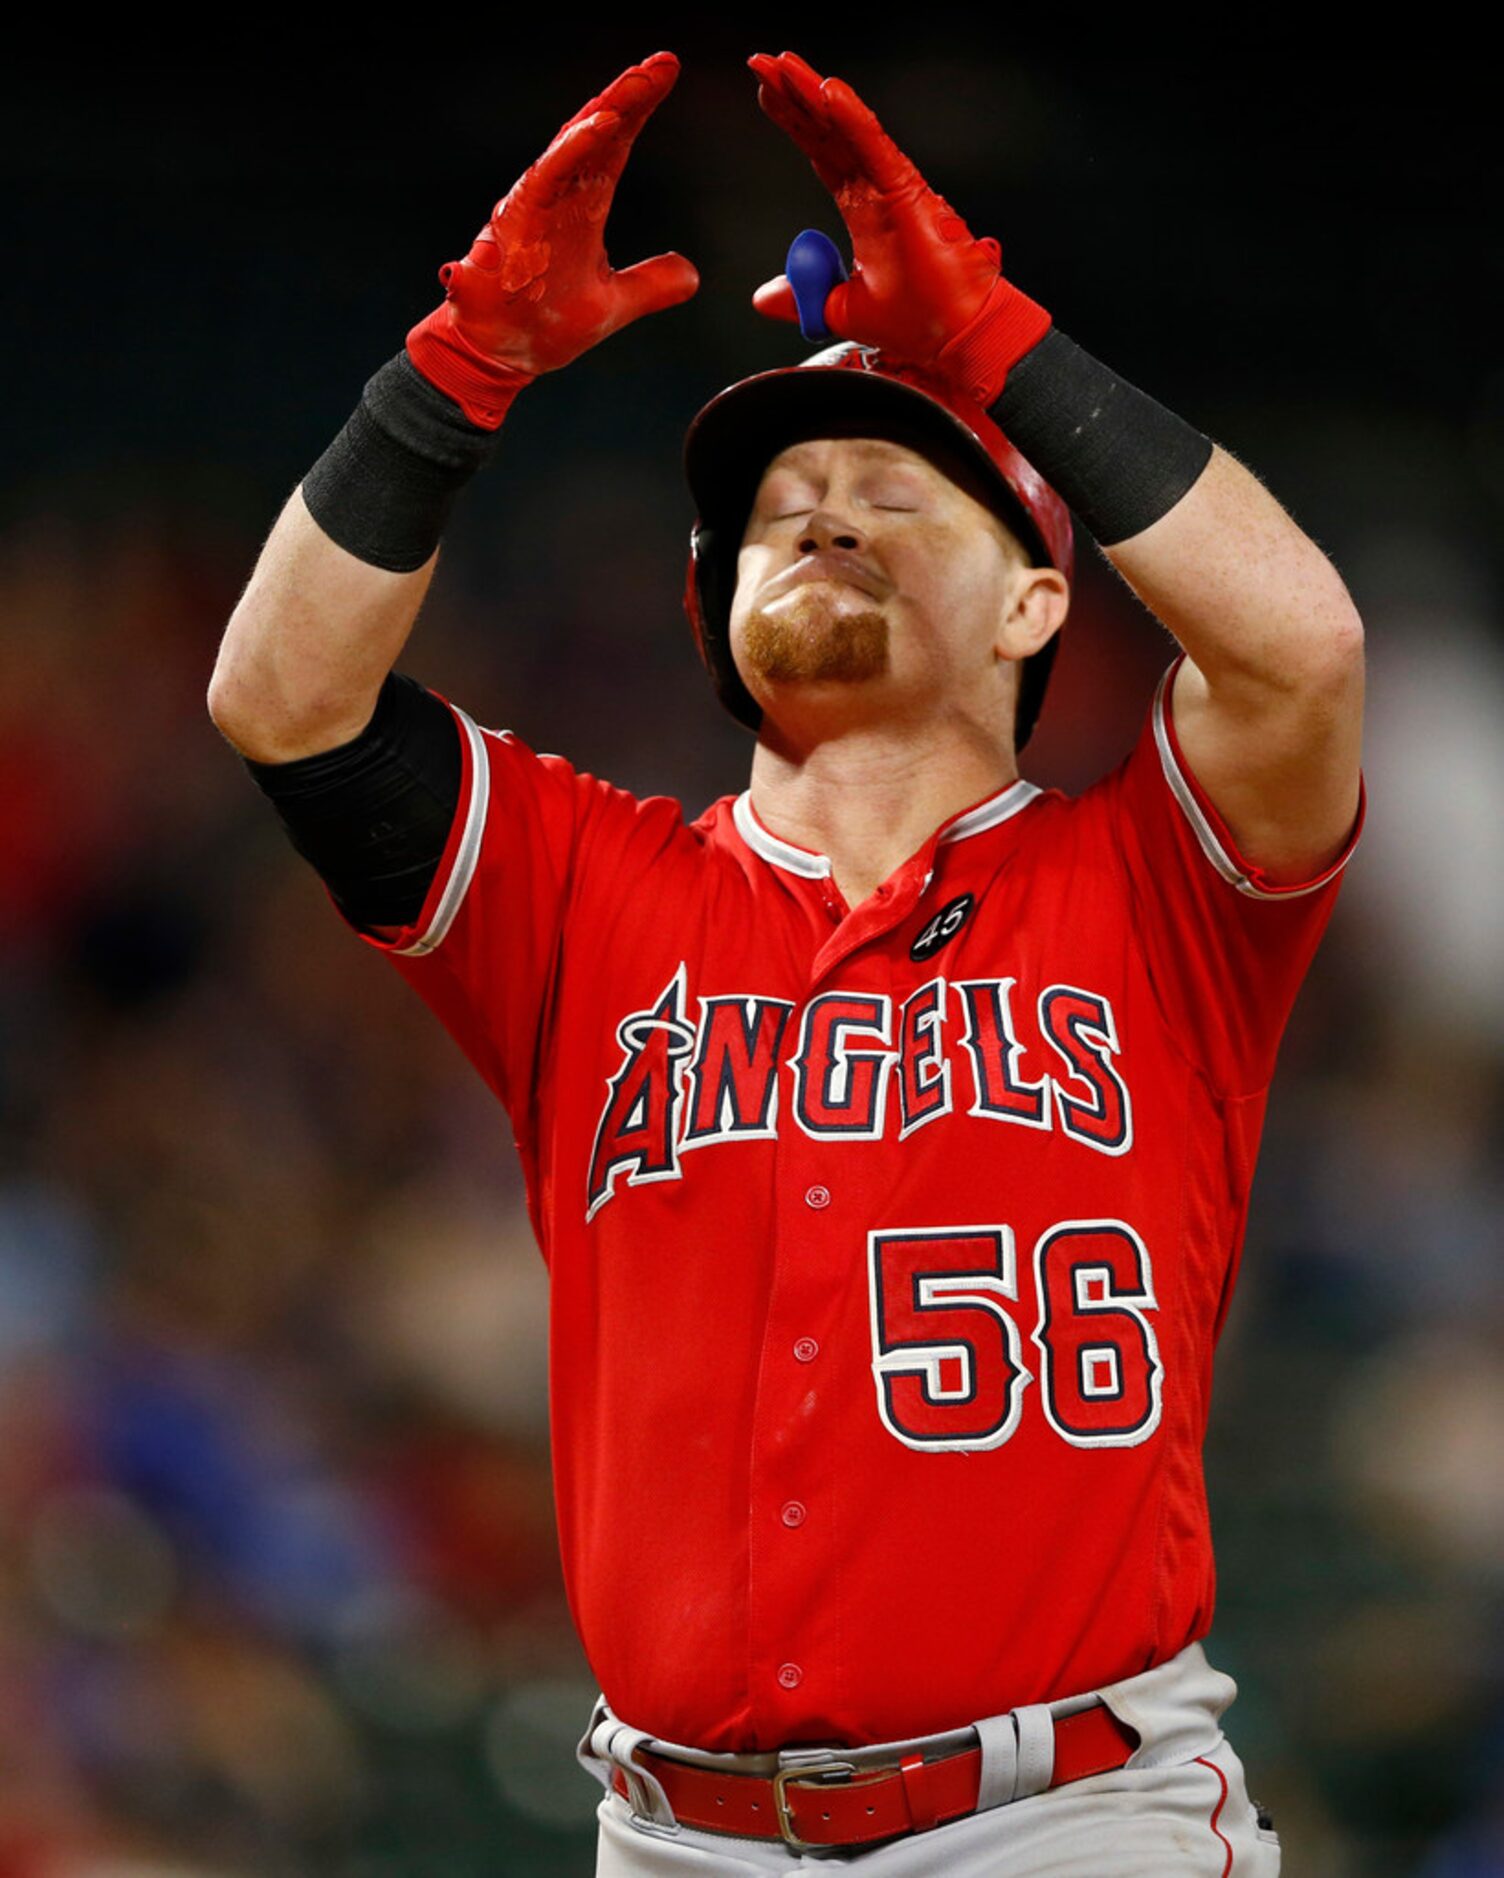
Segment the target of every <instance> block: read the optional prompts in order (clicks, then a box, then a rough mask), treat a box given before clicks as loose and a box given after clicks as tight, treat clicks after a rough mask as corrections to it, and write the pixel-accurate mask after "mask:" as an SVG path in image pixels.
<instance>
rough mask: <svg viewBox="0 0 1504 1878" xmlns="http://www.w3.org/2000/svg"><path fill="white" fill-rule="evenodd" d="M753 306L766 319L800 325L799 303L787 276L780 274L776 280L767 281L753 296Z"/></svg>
mask: <svg viewBox="0 0 1504 1878" xmlns="http://www.w3.org/2000/svg"><path fill="white" fill-rule="evenodd" d="M752 304H753V306H754V307H756V309H757V311H758V312H759V313H761V314H762V315H763V316H764V318H766V319H770V320H782V321H783V322H784V323H785V324H786V325H789V326H797V325H798V324H799V303H798V301H797V300H795V298H794V290H793V288H792V287H791V286H790V285H789V278H788V275H787V274H780V275H779V276H778V278H777V279H776V280H765V281H764V282H763V284H762V285H761V286H760V287H759V288H758V289H757V291H756V293H754V294H753V296H752Z"/></svg>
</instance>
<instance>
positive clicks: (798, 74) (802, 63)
mask: <svg viewBox="0 0 1504 1878" xmlns="http://www.w3.org/2000/svg"><path fill="white" fill-rule="evenodd" d="M774 63H775V64H776V65H777V66H778V68H779V70H780V71H781V72H782V73H783V75H784V78H785V80H786V82H787V83H788V84H789V85H791V86H792V87H793V89H794V90H795V91H797V92H798V93H799V95H800V97H802V98H804V99H806V100H807V101H808V102H809V103H810V105H811V107H812V108H815V109H818V108H819V100H820V87H821V85H823V84H824V82H825V81H824V79H823V78H822V77H821V76H820V74H819V73H818V72H817V71H816V70H815V68H814V66H812V65H811V64H810V63H809V61H808V59H801V58H800V56H799V54H798V53H797V52H780V53H779V55H778V57H777V59H776V60H775V61H774Z"/></svg>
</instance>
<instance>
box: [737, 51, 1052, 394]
mask: <svg viewBox="0 0 1504 1878" xmlns="http://www.w3.org/2000/svg"><path fill="white" fill-rule="evenodd" d="M747 63H748V64H749V65H750V66H751V68H752V70H753V71H754V72H756V73H757V76H758V77H759V79H761V81H762V83H761V84H760V86H759V87H758V92H757V101H758V103H759V104H760V105H761V106H762V108H763V110H764V111H766V112H767V114H768V116H769V117H770V118H772V120H773V122H774V123H775V124H777V125H778V126H779V128H780V129H782V130H785V131H787V132H788V134H789V136H790V137H792V138H793V140H794V142H795V143H796V144H798V146H799V148H800V149H801V150H802V151H803V152H804V154H805V155H806V156H807V157H808V158H809V160H810V162H811V163H812V164H813V165H814V169H815V174H816V175H817V176H818V177H819V178H820V181H821V182H822V183H824V185H825V187H826V188H827V189H828V190H829V191H830V192H831V194H832V195H833V196H834V197H835V201H836V207H837V208H838V209H839V210H840V211H841V216H842V219H843V220H844V221H845V223H846V227H847V230H848V232H849V234H850V236H851V254H852V268H851V278H850V279H849V280H847V281H844V282H842V283H841V284H840V285H839V286H837V287H834V288H832V290H831V292H830V294H829V296H828V298H827V299H826V302H825V323H826V325H827V326H828V327H829V328H830V330H831V331H832V332H833V333H836V334H838V335H839V336H840V337H841V338H842V339H854V340H857V341H858V342H859V343H860V344H862V345H868V346H876V347H877V348H878V350H879V351H880V352H882V353H883V354H884V355H885V356H887V357H889V358H892V359H894V360H896V361H898V362H899V363H902V364H908V365H916V366H921V367H923V368H924V369H925V370H927V371H930V372H933V373H935V374H936V375H937V376H938V377H940V378H943V379H945V380H946V381H947V382H948V383H951V384H953V385H955V386H956V387H957V388H958V389H960V390H963V391H965V392H966V394H967V395H968V396H969V397H971V398H974V399H975V400H976V402H977V403H978V404H980V405H982V406H983V407H984V408H985V407H986V406H988V405H990V404H992V403H993V402H994V401H995V400H996V398H997V396H998V394H999V393H1000V392H1001V391H1002V389H1003V383H1004V380H1005V379H1006V378H1007V376H1008V371H1009V368H1010V367H1011V366H1013V365H1015V364H1016V363H1017V362H1018V360H1019V359H1021V358H1022V357H1023V355H1024V354H1025V353H1026V352H1028V351H1029V350H1030V349H1031V348H1032V347H1034V346H1036V345H1037V344H1038V343H1039V341H1040V340H1041V339H1043V337H1044V336H1045V334H1046V333H1047V332H1048V331H1049V330H1050V326H1051V324H1052V322H1051V319H1050V316H1049V314H1048V313H1046V312H1045V310H1044V308H1043V307H1042V306H1039V305H1038V304H1037V303H1036V302H1035V301H1033V300H1031V299H1030V298H1029V297H1028V295H1027V294H1024V293H1020V292H1019V290H1018V288H1017V287H1015V286H1013V285H1012V283H1011V282H1010V281H1007V280H1005V279H1004V278H1003V275H1002V271H1001V268H1000V260H1001V251H1000V249H999V247H998V244H997V243H996V242H995V241H993V240H991V239H990V238H989V239H987V240H982V241H978V240H977V239H976V237H975V236H973V234H972V233H971V231H970V229H968V228H967V226H966V224H965V223H964V222H963V221H962V220H961V218H960V216H959V215H957V214H956V212H955V210H954V209H953V208H951V206H950V204H949V203H948V202H946V201H944V200H943V199H942V198H941V197H940V196H937V195H936V194H935V192H934V190H933V189H931V188H930V186H929V185H928V183H926V182H925V180H924V178H923V177H922V176H921V175H920V174H919V172H918V170H916V169H915V167H914V165H913V164H912V163H911V162H910V161H909V159H908V158H907V157H906V156H905V155H904V154H903V152H902V151H901V150H900V149H899V148H898V146H897V144H895V143H894V142H893V139H892V138H891V137H889V135H888V134H887V132H886V131H885V130H884V129H883V127H882V125H881V124H879V123H878V121H877V119H876V118H875V117H874V116H873V114H872V112H871V111H870V110H868V108H867V106H866V105H865V104H863V103H862V101H861V99H860V98H859V97H858V96H857V95H856V93H855V92H854V91H853V90H852V89H851V87H850V85H848V84H846V83H845V81H844V80H842V79H839V78H825V79H822V78H821V77H820V74H819V73H818V72H816V71H815V70H814V69H813V68H812V67H811V66H809V65H807V64H806V63H805V61H804V60H803V59H801V58H800V57H799V55H798V54H797V53H795V52H784V53H780V54H779V56H778V57H777V58H776V59H775V58H773V57H771V56H770V55H769V54H768V53H766V52H757V53H754V54H753V55H752V57H751V58H750V59H749V60H748V61H747ZM752 304H753V305H754V306H755V307H756V308H757V310H758V311H759V312H760V313H766V314H767V315H768V316H769V317H770V318H772V319H787V320H797V318H798V312H797V309H796V308H795V306H794V295H793V289H792V288H791V287H790V286H789V284H788V281H787V279H786V278H785V277H784V276H783V275H782V274H780V275H779V276H778V277H777V279H776V280H770V281H768V282H767V283H766V284H765V285H764V286H762V287H759V288H758V290H757V292H756V293H755V294H754V295H753V296H752Z"/></svg>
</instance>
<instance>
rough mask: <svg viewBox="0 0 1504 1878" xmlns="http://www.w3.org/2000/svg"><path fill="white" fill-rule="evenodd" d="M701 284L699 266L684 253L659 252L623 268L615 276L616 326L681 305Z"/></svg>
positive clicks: (613, 291)
mask: <svg viewBox="0 0 1504 1878" xmlns="http://www.w3.org/2000/svg"><path fill="white" fill-rule="evenodd" d="M699 285H700V271H699V269H698V268H697V267H696V266H695V264H694V262H693V261H691V260H689V259H688V258H687V257H686V256H685V255H682V254H655V255H653V256H652V258H651V259H650V260H647V261H639V262H637V263H636V265H635V266H633V267H624V268H622V269H621V270H620V271H619V272H617V273H615V274H613V275H612V276H611V286H612V297H613V299H614V300H615V302H616V307H615V318H614V321H613V329H614V327H615V326H626V325H628V324H630V322H631V321H633V320H635V319H641V317H642V316H643V314H644V313H660V312H662V311H663V309H664V308H665V307H671V306H678V305H679V304H680V303H681V302H682V301H684V300H688V299H689V298H690V297H691V296H692V295H693V294H694V293H695V292H696V290H697V289H698V287H699Z"/></svg>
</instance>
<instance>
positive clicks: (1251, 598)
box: [993, 330, 1356, 691]
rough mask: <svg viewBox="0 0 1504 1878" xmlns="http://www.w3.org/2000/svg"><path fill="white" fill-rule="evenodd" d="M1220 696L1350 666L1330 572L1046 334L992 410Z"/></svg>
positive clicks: (1180, 428)
mask: <svg viewBox="0 0 1504 1878" xmlns="http://www.w3.org/2000/svg"><path fill="white" fill-rule="evenodd" d="M993 414H994V415H995V416H996V417H997V418H998V421H999V422H1000V423H1001V424H1002V426H1003V428H1004V429H1005V430H1006V431H1007V433H1008V435H1009V436H1010V437H1012V438H1013V439H1014V441H1015V442H1016V443H1017V444H1018V446H1019V448H1020V449H1021V450H1023V452H1024V454H1025V455H1026V456H1028V457H1029V459H1030V460H1031V461H1032V462H1033V463H1034V464H1035V466H1036V468H1037V469H1038V470H1039V471H1040V473H1041V474H1042V475H1043V476H1044V477H1045V478H1046V479H1047V480H1048V481H1049V482H1051V483H1052V484H1053V485H1054V486H1055V488H1056V489H1058V490H1059V492H1060V494H1061V495H1062V496H1064V498H1065V500H1066V501H1067V502H1069V503H1070V505H1071V507H1072V509H1073V510H1074V511H1075V513H1076V514H1077V516H1078V518H1079V519H1080V520H1081V521H1082V522H1083V523H1084V524H1085V525H1086V526H1087V527H1088V528H1089V529H1090V530H1091V532H1092V533H1093V535H1094V536H1095V537H1096V539H1097V541H1098V542H1099V543H1100V545H1101V546H1102V548H1103V551H1104V553H1105V554H1106V555H1107V557H1108V559H1109V560H1110V561H1111V562H1112V564H1113V565H1114V566H1115V567H1116V568H1117V569H1118V571H1119V572H1120V573H1121V574H1122V576H1123V578H1124V579H1125V580H1126V581H1127V582H1128V584H1129V585H1130V586H1131V587H1132V588H1133V590H1134V592H1135V593H1137V594H1138V596H1139V598H1140V599H1141V600H1142V601H1143V602H1144V604H1145V605H1146V606H1147V607H1148V608H1149V610H1150V611H1151V612H1152V613H1153V614H1154V615H1155V616H1156V618H1158V619H1159V620H1161V621H1162V622H1163V623H1164V625H1165V626H1166V627H1168V629H1169V630H1170V631H1171V632H1172V633H1173V634H1174V635H1175V637H1176V639H1177V640H1179V642H1180V643H1181V645H1182V646H1184V647H1185V649H1186V651H1187V652H1188V653H1189V654H1190V656H1191V658H1192V659H1193V661H1194V662H1195V663H1196V665H1197V666H1198V667H1200V669H1201V670H1202V672H1203V673H1204V674H1205V675H1206V677H1207V679H1208V682H1210V683H1213V684H1216V685H1218V686H1223V685H1242V686H1257V685H1267V686H1269V687H1271V688H1273V689H1275V690H1286V691H1287V690H1288V689H1290V688H1291V687H1292V686H1296V685H1302V684H1304V683H1305V682H1307V681H1308V680H1315V679H1319V678H1320V677H1321V676H1322V675H1323V674H1324V673H1325V672H1326V671H1327V670H1328V669H1329V667H1330V666H1331V664H1332V663H1333V662H1336V663H1338V664H1341V663H1342V661H1343V660H1344V659H1345V658H1346V657H1347V656H1349V654H1350V650H1351V639H1352V635H1353V633H1354V631H1355V630H1356V615H1355V613H1354V611H1353V608H1352V603H1351V601H1350V600H1349V599H1348V597H1347V593H1346V589H1345V588H1344V587H1343V584H1342V581H1341V579H1340V577H1339V576H1338V574H1337V572H1336V570H1335V569H1334V568H1333V567H1332V565H1331V563H1330V562H1329V561H1328V560H1327V558H1326V556H1325V555H1324V554H1323V553H1322V552H1321V550H1320V549H1319V548H1318V547H1317V546H1316V544H1315V543H1314V542H1313V541H1312V540H1311V539H1310V538H1309V536H1307V535H1306V534H1305V533H1304V532H1303V531H1302V530H1301V529H1300V528H1298V527H1297V526H1296V524H1295V523H1294V522H1293V521H1292V520H1291V518H1290V517H1289V516H1288V515H1287V514H1286V513H1285V511H1284V510H1283V509H1282V508H1281V507H1280V505H1279V503H1278V502H1276V501H1275V499H1274V498H1273V496H1271V495H1270V494H1269V492H1268V491H1267V490H1266V489H1265V488H1264V487H1263V486H1262V484H1261V483H1260V482H1259V481H1258V480H1257V478H1256V477H1254V476H1252V475H1251V474H1250V473H1249V472H1248V471H1247V470H1245V469H1244V468H1243V467H1242V466H1241V465H1240V464H1238V463H1237V462H1236V461H1235V460H1234V459H1233V458H1232V457H1230V456H1229V455H1228V454H1227V453H1226V452H1225V451H1224V450H1221V449H1219V448H1217V447H1216V446H1215V445H1214V444H1213V443H1212V442H1211V440H1210V439H1209V438H1207V437H1204V436H1202V435H1201V434H1200V433H1199V432H1198V431H1196V430H1194V429H1193V428H1192V427H1191V426H1190V425H1188V424H1186V423H1185V422H1184V421H1183V420H1182V419H1180V418H1178V417H1176V416H1175V415H1174V413H1172V412H1170V411H1168V410H1166V409H1165V408H1164V407H1163V406H1162V405H1160V404H1158V403H1157V402H1156V401H1155V400H1154V399H1152V398H1150V397H1148V396H1146V395H1145V394H1144V393H1143V392H1141V391H1139V390H1138V389H1137V388H1136V387H1134V386H1132V385H1130V384H1127V383H1126V381H1124V380H1122V379H1120V378H1119V377H1118V376H1117V375H1116V374H1115V373H1114V372H1112V371H1111V370H1110V369H1109V368H1108V367H1107V366H1104V365H1102V364H1101V363H1100V362H1099V361H1097V360H1096V359H1094V358H1092V357H1091V355H1090V354H1088V353H1085V352H1084V351H1082V349H1081V348H1080V347H1078V346H1076V345H1075V344H1074V342H1073V341H1071V340H1070V339H1068V338H1066V336H1065V335H1064V334H1062V333H1060V332H1059V331H1058V330H1056V331H1053V332H1051V333H1050V334H1049V335H1048V336H1047V337H1046V339H1044V340H1043V341H1042V342H1041V343H1040V345H1039V346H1037V347H1036V348H1035V349H1034V351H1033V352H1032V353H1030V354H1029V355H1027V356H1026V357H1025V358H1024V359H1022V360H1021V361H1020V362H1019V364H1018V365H1016V366H1015V367H1014V368H1013V371H1012V373H1011V374H1010V376H1009V380H1008V383H1007V385H1006V386H1005V388H1004V391H1003V395H1002V397H1001V398H1000V399H999V400H998V403H997V405H996V406H995V407H994V413H993Z"/></svg>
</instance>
